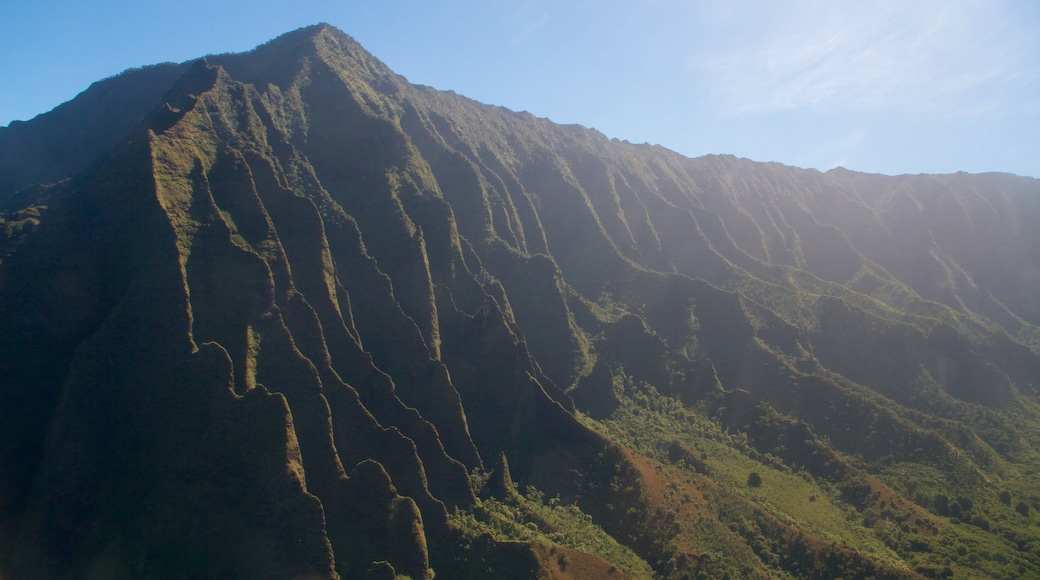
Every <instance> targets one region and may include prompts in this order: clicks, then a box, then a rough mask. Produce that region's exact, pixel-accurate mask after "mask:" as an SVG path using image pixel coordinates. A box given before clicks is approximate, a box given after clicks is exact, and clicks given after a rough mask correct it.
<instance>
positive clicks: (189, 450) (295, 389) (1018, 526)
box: [0, 25, 1040, 579]
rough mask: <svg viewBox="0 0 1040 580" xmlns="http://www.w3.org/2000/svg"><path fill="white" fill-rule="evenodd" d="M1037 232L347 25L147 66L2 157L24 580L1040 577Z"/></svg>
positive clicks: (933, 187)
mask: <svg viewBox="0 0 1040 580" xmlns="http://www.w3.org/2000/svg"><path fill="white" fill-rule="evenodd" d="M1037 223H1040V181H1038V180H1036V179H1031V178H1026V177H1018V176H1013V175H1005V174H984V175H968V174H956V175H942V176H935V175H917V176H895V177H889V176H882V175H868V174H861V173H856V172H852V171H847V170H843V169H835V170H832V171H828V172H826V173H820V172H818V171H814V170H804V169H797V168H792V167H785V166H781V165H778V164H772V163H755V162H752V161H748V160H744V159H737V158H734V157H729V156H708V157H702V158H698V159H689V158H685V157H683V156H680V155H678V154H676V153H674V152H671V151H668V150H666V149H663V148H660V147H650V146H646V145H633V144H630V143H627V142H621V141H617V140H612V139H608V138H606V137H605V136H603V135H601V134H599V133H597V132H596V131H593V130H590V129H586V128H583V127H579V126H561V125H556V124H553V123H552V122H550V121H548V120H545V119H539V118H535V117H534V116H532V115H530V114H526V113H515V112H512V111H509V110H506V109H502V108H497V107H492V106H487V105H483V104H479V103H477V102H474V101H471V100H469V99H466V98H464V97H461V96H459V95H456V94H454V93H450V92H440V91H436V90H433V89H431V88H428V87H421V86H414V85H411V84H409V83H408V82H407V81H406V80H405V79H403V78H402V77H400V76H397V75H395V74H394V73H393V72H392V71H390V70H389V69H388V68H387V67H386V66H385V65H383V64H382V63H380V62H379V61H378V60H376V59H375V58H374V57H373V56H372V55H370V54H368V53H367V52H365V51H364V49H362V48H361V47H360V46H359V45H358V44H357V43H356V42H355V41H354V40H352V39H351V38H350V37H348V36H347V35H345V34H344V33H342V32H340V31H339V30H336V29H335V28H332V27H330V26H327V25H318V26H313V27H309V28H305V29H301V30H297V31H294V32H291V33H288V34H286V35H284V36H282V37H279V38H277V39H275V40H273V41H271V42H269V43H267V44H265V45H262V46H260V47H257V48H256V49H255V50H253V51H251V52H248V53H244V54H225V55H214V56H208V57H206V58H203V59H200V60H198V61H194V62H189V63H184V64H179V65H174V64H166V65H158V66H154V67H147V68H143V69H136V70H132V71H127V72H126V73H124V74H122V75H119V76H116V77H113V78H110V79H106V80H103V81H99V82H98V83H95V84H94V85H92V86H91V87H90V88H89V89H87V90H86V91H85V92H84V93H82V94H81V95H80V96H78V97H77V98H76V99H74V100H72V101H70V102H68V103H66V104H64V105H62V106H60V107H58V108H57V109H55V110H53V111H51V112H50V113H46V114H43V115H40V116H39V117H37V118H35V119H33V120H31V121H28V122H24V123H22V122H19V123H14V124H12V125H11V126H9V127H6V128H0V225H2V228H0V328H2V329H3V332H2V333H0V576H2V577H5V578H141V577H149V578H218V577H220V578H224V577H249V578H336V577H339V578H393V577H395V576H397V577H401V576H408V577H411V578H427V579H428V578H432V577H434V575H435V574H436V576H437V577H438V578H488V577H495V578H537V577H546V578H550V577H552V578H625V577H635V578H650V577H663V578H696V577H704V578H725V577H731V578H737V577H746V578H795V577H797V578H802V577H805V578H835V577H845V578H922V577H931V578H938V577H948V576H958V577H960V576H965V577H996V578H1021V577H1029V576H1037V575H1040V519H1038V517H1037V515H1036V512H1037V511H1038V510H1040V491H1038V490H1037V488H1036V485H1035V481H1036V479H1035V478H1036V476H1037V474H1038V473H1040V404H1038V403H1040V401H1038V397H1040V393H1038V387H1040V299H1038V297H1040V232H1038V230H1037V229H1036V228H1035V227H1033V226H1034V224H1037Z"/></svg>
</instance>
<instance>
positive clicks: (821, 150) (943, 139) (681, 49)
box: [0, 0, 1040, 177]
mask: <svg viewBox="0 0 1040 580" xmlns="http://www.w3.org/2000/svg"><path fill="white" fill-rule="evenodd" d="M316 22H328V23H330V24H332V25H334V26H337V27H339V28H340V29H342V30H343V31H344V32H346V33H348V34H350V35H351V36H353V37H354V38H356V39H357V40H358V41H359V42H361V44H362V45H364V46H365V47H366V48H367V49H368V50H369V51H370V52H372V53H373V54H374V55H375V56H376V57H377V58H379V59H381V60H383V61H384V62H385V63H387V64H388V65H389V66H390V67H391V68H392V69H394V70H395V71H396V72H398V73H400V74H402V75H404V76H405V77H407V78H408V79H409V80H411V81H412V82H414V83H421V84H426V85H431V86H433V87H436V88H439V89H451V90H454V91H455V92H458V93H460V94H463V95H466V96H468V97H471V98H474V99H476V100H479V101H482V102H485V103H490V104H495V105H502V106H505V107H508V108H511V109H515V110H526V111H529V112H531V113H533V114H535V115H538V116H541V117H548V118H550V119H552V120H554V121H557V122H560V123H578V124H581V125H585V126H588V127H593V128H596V129H598V130H599V131H602V132H603V133H605V134H606V135H608V136H610V137H617V138H619V139H626V140H629V141H632V142H635V143H643V142H649V143H653V144H660V145H663V146H665V147H668V148H670V149H673V150H675V151H678V152H680V153H682V154H685V155H689V156H698V155H703V154H707V153H730V154H734V155H738V156H741V157H748V158H750V159H754V160H756V161H778V162H781V163H785V164H788V165H795V166H799V167H813V168H817V169H821V170H825V169H829V168H831V167H834V166H837V165H842V166H844V167H847V168H849V169H855V170H859V171H869V172H878V173H887V174H898V173H949V172H953V171H958V170H964V171H970V172H983V171H1008V172H1012V173H1019V174H1022V175H1031V176H1034V177H1040V32H1038V31H1040V2H1036V1H1033V0H1019V1H1012V0H1008V1H1000V0H979V1H973V0H942V1H939V0H916V1H914V2H906V1H882V0H879V1H856V2H853V1H840V0H832V1H783V2H779V1H778V2H767V1H765V0H760V1H750V0H736V1H707V0H705V1H696V0H686V1H680V0H628V1H621V0H598V1H594V0H571V1H569V2H559V1H555V2H553V1H547V0H546V1H543V0H532V1H525V0H511V1H504V0H483V1H477V0H471V1H467V0H446V1H441V2H436V1H429V0H427V1H406V0H383V1H379V2H376V1H367V0H354V1H350V0H338V1H332V0H327V1H312V2H296V3H291V2H285V1H280V2H272V1H269V0H252V1H248V2H246V1H240V0H229V1H216V0H209V1H208V2H201V1H196V0H179V1H177V2H152V1H138V2H132V3H131V2H116V1H105V0H98V1H94V2H89V3H87V2H80V1H72V0H55V1H51V2H18V1H15V0H12V1H8V2H3V3H2V6H0V79H3V88H2V89H0V126H5V125H7V124H9V123H10V122H11V121H12V120H15V119H28V118H31V117H33V116H34V115H36V114H39V113H43V112H45V111H47V110H50V109H51V108H53V107H55V106H57V105H58V104H60V103H62V102H63V101H66V100H69V99H71V98H73V97H74V96H75V95H76V94H77V93H78V92H80V91H82V90H83V89H85V88H86V87H87V86H88V85H89V84H90V83H91V82H93V81H95V80H98V79H100V78H104V77H107V76H111V75H113V74H117V73H119V72H121V71H122V70H125V69H126V68H130V67H135V66H142V65H146V64H151V63H156V62H163V61H174V62H179V61H183V60H187V59H190V58H194V57H198V56H201V55H204V54H209V53H220V52H239V51H244V50H249V49H250V48H252V47H254V46H255V45H257V44H260V43H262V42H265V41H266V40H269V39H271V38H273V37H275V36H277V35H278V34H281V33H283V32H287V31H289V30H292V29H295V28H299V27H300V26H305V25H308V24H313V23H316Z"/></svg>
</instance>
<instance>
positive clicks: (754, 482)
mask: <svg viewBox="0 0 1040 580" xmlns="http://www.w3.org/2000/svg"><path fill="white" fill-rule="evenodd" d="M747 484H748V487H759V486H761V485H762V476H761V475H759V474H758V472H757V471H752V472H751V473H750V474H749V475H748V476H747ZM1028 507H1029V506H1026V509H1028Z"/></svg>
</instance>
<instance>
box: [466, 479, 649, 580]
mask: <svg viewBox="0 0 1040 580" xmlns="http://www.w3.org/2000/svg"><path fill="white" fill-rule="evenodd" d="M486 479H487V475H486V474H480V473H474V474H472V475H471V480H472V481H474V482H476V484H477V485H481V484H480V482H481V481H484V480H486ZM449 522H450V523H451V525H452V526H453V527H454V528H456V529H457V530H459V531H461V532H462V534H463V536H464V537H465V538H466V539H468V540H470V541H472V540H474V539H476V538H478V537H479V536H480V535H481V534H490V535H491V537H492V538H494V539H496V540H520V541H524V542H541V543H544V544H547V545H549V546H564V547H567V548H574V549H576V550H581V551H584V552H589V553H592V554H596V555H598V556H600V557H602V558H604V559H605V560H607V561H608V562H610V563H611V564H613V565H614V566H616V567H617V568H618V569H619V570H622V571H624V572H625V573H626V574H630V575H632V576H634V577H636V578H652V577H653V576H654V574H653V571H652V570H651V568H650V566H649V565H648V564H647V563H646V562H645V561H644V560H643V559H641V558H640V557H639V556H637V555H636V554H635V553H634V552H632V550H631V549H629V548H626V547H625V546H622V545H621V544H619V543H618V542H617V540H615V539H614V538H612V537H611V536H610V535H609V534H607V533H606V532H604V531H603V529H602V528H600V527H599V526H597V525H596V524H594V523H593V522H592V518H591V517H590V516H589V515H588V514H586V513H584V512H582V511H581V509H580V508H579V507H578V506H576V505H574V504H570V505H563V504H561V503H560V499H559V497H553V498H549V499H548V500H546V499H545V494H544V493H542V492H541V491H539V490H537V489H535V488H533V487H528V488H527V489H526V490H525V491H524V493H516V494H514V495H511V496H510V497H509V498H506V499H498V498H494V497H489V498H487V499H483V500H477V502H476V503H475V504H474V505H473V506H470V507H469V508H467V509H465V510H463V509H456V510H455V511H454V512H452V513H451V515H450V516H449ZM565 556H566V555H565V554H562V553H561V554H560V558H564V557H565ZM561 567H562V566H561Z"/></svg>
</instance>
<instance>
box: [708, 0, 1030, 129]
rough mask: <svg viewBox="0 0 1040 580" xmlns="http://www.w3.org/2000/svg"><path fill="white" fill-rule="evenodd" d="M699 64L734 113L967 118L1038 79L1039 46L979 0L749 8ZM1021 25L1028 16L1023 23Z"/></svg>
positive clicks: (998, 104) (731, 22)
mask: <svg viewBox="0 0 1040 580" xmlns="http://www.w3.org/2000/svg"><path fill="white" fill-rule="evenodd" d="M744 8H745V10H743V11H741V12H740V13H736V14H733V13H732V12H731V13H730V15H731V17H730V18H729V19H728V20H727V22H724V23H721V26H723V27H726V28H727V32H730V33H731V34H730V36H729V37H728V39H727V42H726V43H725V46H723V47H722V48H721V49H720V48H718V47H712V48H711V49H709V52H707V53H703V52H702V53H700V54H698V55H696V56H695V57H694V59H692V61H691V65H692V68H693V69H694V70H696V71H698V72H699V73H700V74H701V75H702V80H703V82H704V83H705V84H706V85H707V86H708V87H709V88H710V89H711V90H712V91H714V93H715V95H716V97H717V98H719V99H721V100H720V102H721V103H724V107H723V108H724V109H726V110H728V111H729V112H730V113H734V114H739V113H754V112H764V111H775V110H788V109H798V108H807V107H813V108H824V109H832V110H846V109H871V108H900V109H904V110H907V111H910V112H924V111H927V112H928V113H930V114H939V115H956V116H966V115H974V114H980V113H984V112H990V111H993V110H994V109H996V108H999V107H1002V106H1006V104H1005V103H1003V102H1002V100H1001V97H1002V96H1003V95H1001V94H1000V93H1001V90H1002V87H1003V86H1004V85H1015V84H1018V85H1023V84H1026V83H1032V84H1033V85H1034V86H1035V84H1036V81H1037V78H1038V77H1040V63H1037V59H1036V58H1035V57H1036V55H1037V54H1040V53H1038V52H1037V50H1038V47H1040V44H1038V43H1037V42H1036V40H1035V38H1033V33H1025V32H1023V30H1028V27H1025V28H1023V27H1021V26H1013V25H1012V24H1014V23H1008V22H1007V20H1008V17H1007V16H1006V15H1003V14H1001V13H1000V11H999V10H995V9H994V8H995V5H994V3H991V2H980V1H962V2H946V1H922V2H913V3H908V2H900V1H884V2H818V1H811V2H797V3H784V4H783V5H782V6H781V7H777V6H776V5H769V6H767V7H764V6H762V5H761V4H754V5H748V6H745V7H744ZM1019 24H1020V23H1019Z"/></svg>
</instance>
